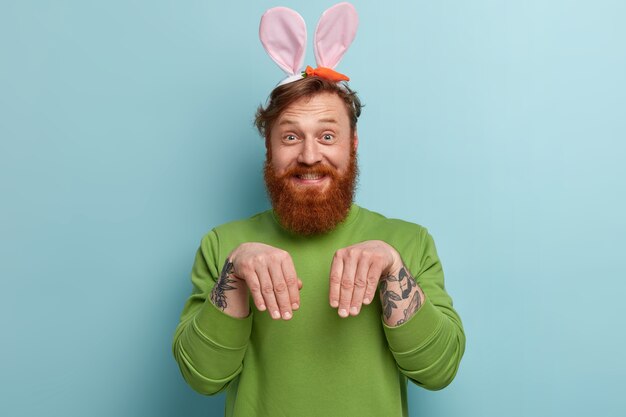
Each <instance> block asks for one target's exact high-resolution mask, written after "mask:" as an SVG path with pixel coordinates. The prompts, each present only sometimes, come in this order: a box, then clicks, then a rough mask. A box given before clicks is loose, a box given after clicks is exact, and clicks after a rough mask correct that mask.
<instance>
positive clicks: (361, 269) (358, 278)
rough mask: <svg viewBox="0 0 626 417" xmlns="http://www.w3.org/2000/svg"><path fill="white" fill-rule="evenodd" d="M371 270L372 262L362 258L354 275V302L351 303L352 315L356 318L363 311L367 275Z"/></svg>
mask: <svg viewBox="0 0 626 417" xmlns="http://www.w3.org/2000/svg"><path fill="white" fill-rule="evenodd" d="M369 269H370V261H369V260H368V259H366V258H364V257H361V259H360V260H359V263H358V265H357V268H356V272H355V273H354V291H353V292H352V301H351V302H350V315H351V316H356V315H357V314H359V312H360V311H361V304H363V295H364V294H365V289H366V287H367V273H368V272H369Z"/></svg>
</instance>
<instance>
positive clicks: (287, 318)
mask: <svg viewBox="0 0 626 417" xmlns="http://www.w3.org/2000/svg"><path fill="white" fill-rule="evenodd" d="M283 318H284V319H285V320H289V319H290V318H291V313H290V312H288V311H286V312H285V313H284V314H283Z"/></svg>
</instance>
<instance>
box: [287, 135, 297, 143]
mask: <svg viewBox="0 0 626 417" xmlns="http://www.w3.org/2000/svg"><path fill="white" fill-rule="evenodd" d="M285 140H287V141H290V142H291V141H294V140H296V136H295V135H287V136H285Z"/></svg>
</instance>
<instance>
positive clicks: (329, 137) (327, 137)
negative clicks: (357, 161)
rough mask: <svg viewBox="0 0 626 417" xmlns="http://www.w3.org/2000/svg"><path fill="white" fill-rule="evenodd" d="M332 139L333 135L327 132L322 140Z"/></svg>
mask: <svg viewBox="0 0 626 417" xmlns="http://www.w3.org/2000/svg"><path fill="white" fill-rule="evenodd" d="M333 139H334V137H333V135H331V134H329V133H327V134H325V135H324V140H326V141H331V140H333Z"/></svg>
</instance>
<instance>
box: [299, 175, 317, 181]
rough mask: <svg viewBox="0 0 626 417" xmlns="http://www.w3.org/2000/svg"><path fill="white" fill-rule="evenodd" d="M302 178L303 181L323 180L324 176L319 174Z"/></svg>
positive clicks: (302, 176) (301, 176)
mask: <svg viewBox="0 0 626 417" xmlns="http://www.w3.org/2000/svg"><path fill="white" fill-rule="evenodd" d="M300 178H302V179H303V180H317V179H319V178H322V176H321V175H319V174H302V175H300Z"/></svg>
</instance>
